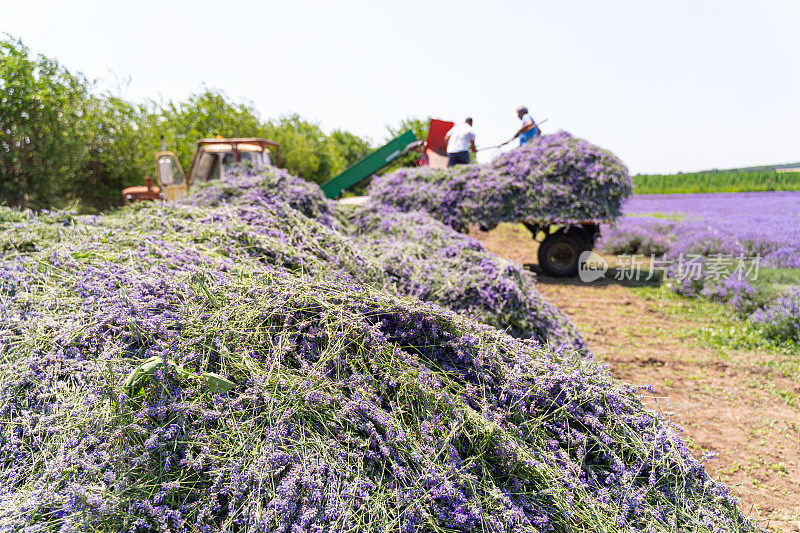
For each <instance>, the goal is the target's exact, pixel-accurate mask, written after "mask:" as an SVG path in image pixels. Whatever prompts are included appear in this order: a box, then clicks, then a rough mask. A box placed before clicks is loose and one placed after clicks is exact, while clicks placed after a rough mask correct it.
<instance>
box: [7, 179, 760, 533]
mask: <svg viewBox="0 0 800 533" xmlns="http://www.w3.org/2000/svg"><path fill="white" fill-rule="evenodd" d="M275 178H276V176H275V175H270V176H269V177H267V179H266V180H265V182H266V183H272V182H273V181H274V180H275ZM239 179H243V178H239ZM282 179H285V180H288V181H290V182H292V180H291V179H289V178H288V177H285V176H283V177H282ZM235 183H236V182H235V181H229V182H228V183H227V184H225V187H227V188H228V190H227V192H225V195H228V196H229V197H230V198H233V199H238V200H235V201H236V202H239V203H238V205H231V204H229V203H224V202H222V204H221V205H218V206H216V207H203V206H194V205H182V206H181V205H169V204H141V205H137V206H133V207H129V208H125V209H123V210H121V211H119V212H116V213H113V214H111V215H107V216H100V217H75V216H72V215H68V214H64V213H44V214H41V215H34V214H32V213H22V212H19V211H13V210H9V209H0V250H2V254H1V255H0V296H1V297H0V417H1V418H2V421H3V422H2V424H0V456H1V459H2V462H1V463H0V464H2V468H0V479H2V483H1V484H0V529H2V530H4V531H5V530H7V531H28V532H39V531H73V530H83V531H97V532H112V531H114V532H117V531H129V532H132V533H136V532H151V531H158V532H172V531H178V532H182V531H280V532H290V531H291V532H293V533H294V532H300V531H309V532H311V531H376V532H377V531H387V530H392V531H443V530H454V531H504V532H511V531H515V532H516V531H530V532H538V531H587V532H588V531H608V532H610V531H631V532H633V531H655V532H658V531H704V532H705V531H755V530H756V528H755V526H754V524H753V523H751V522H750V521H749V520H747V519H746V518H745V517H744V516H743V515H742V513H741V512H740V511H739V510H738V509H737V507H736V505H735V503H734V501H733V498H732V497H731V496H730V495H729V493H728V491H727V489H726V488H725V487H724V486H723V485H721V484H719V483H717V482H714V481H713V480H712V479H710V478H709V477H708V475H707V474H706V472H705V470H704V469H703V466H702V464H701V463H700V462H698V461H697V460H695V459H694V458H693V457H692V455H691V453H690V452H689V450H688V449H687V448H686V446H685V445H684V444H683V442H682V441H681V439H680V438H679V436H678V435H677V433H676V432H675V430H674V429H673V428H672V427H671V426H670V425H669V423H667V422H666V421H664V420H663V419H662V418H661V417H660V416H659V415H658V414H657V413H654V412H651V411H648V410H646V409H645V408H643V406H642V404H641V402H640V400H639V396H638V394H637V392H636V391H635V390H633V389H632V388H630V387H628V386H625V385H622V384H620V383H617V382H615V381H613V380H612V378H611V377H610V374H609V372H608V370H607V368H605V367H603V366H602V365H598V364H597V363H596V362H594V361H593V360H592V358H590V357H574V356H571V354H569V353H566V352H559V351H557V350H553V349H552V348H550V347H548V346H546V345H543V344H540V343H535V342H531V341H527V340H521V339H515V338H513V337H511V336H509V335H507V334H506V333H504V332H502V331H500V330H498V329H497V328H493V327H491V326H487V325H483V324H480V323H479V322H476V321H474V320H472V319H470V318H467V317H464V316H460V315H458V314H456V313H454V312H452V311H450V310H447V309H445V308H443V307H440V306H437V305H434V304H431V303H424V302H421V301H420V300H418V299H416V298H413V297H410V296H399V295H396V294H390V293H387V292H386V291H384V290H382V289H381V288H380V287H383V286H384V284H385V282H383V281H380V276H381V275H389V274H385V273H386V271H387V269H384V268H382V265H379V264H378V263H377V262H376V261H375V260H374V259H373V257H374V254H373V253H372V252H371V251H362V250H361V249H360V247H359V246H357V245H356V244H355V243H354V241H353V240H352V239H351V238H350V237H348V236H347V235H346V234H345V233H343V232H342V231H340V230H338V229H336V228H334V227H332V226H335V225H337V224H339V223H338V222H336V221H335V220H333V219H329V220H327V222H329V223H330V225H327V224H322V223H320V222H318V221H316V220H314V219H312V218H309V217H308V216H306V215H305V214H303V213H302V212H300V211H298V210H297V209H295V208H294V207H292V206H290V205H288V204H287V203H286V202H284V201H283V200H281V195H282V194H283V192H281V191H273V190H271V189H270V188H269V187H264V186H257V185H254V184H253V183H254V182H242V183H244V189H246V190H247V191H249V192H246V193H245V194H247V195H251V197H252V198H251V199H252V202H253V203H252V204H248V203H247V202H245V201H243V200H242V197H243V196H244V194H239V192H238V191H237V190H235V189H236V185H235ZM295 185H298V184H296V183H295ZM298 186H299V185H298ZM203 194H205V195H213V194H214V193H212V192H210V191H208V190H207V191H205V192H204V193H203ZM198 198H203V201H206V200H208V196H205V197H198ZM307 199H308V200H309V201H310V202H312V206H311V207H312V208H313V209H315V210H317V211H316V212H318V213H320V214H322V215H323V216H324V215H325V214H326V213H327V214H328V215H330V213H331V212H330V210H329V206H327V205H326V204H325V203H324V202H322V201H320V202H316V201H315V200H314V198H313V194H310V195H309V196H308V197H307ZM187 203H191V201H188V202H187ZM365 280H372V281H369V282H365Z"/></svg>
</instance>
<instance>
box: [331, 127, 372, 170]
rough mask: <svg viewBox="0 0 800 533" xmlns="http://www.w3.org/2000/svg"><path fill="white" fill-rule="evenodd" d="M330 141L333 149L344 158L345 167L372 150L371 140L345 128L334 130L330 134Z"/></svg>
mask: <svg viewBox="0 0 800 533" xmlns="http://www.w3.org/2000/svg"><path fill="white" fill-rule="evenodd" d="M328 142H329V143H331V144H332V145H333V150H334V151H335V152H336V153H337V154H339V155H340V156H341V157H342V158H343V159H344V164H345V168H347V167H349V166H350V165H352V164H353V163H355V162H356V161H358V160H359V159H361V158H363V157H365V156H366V155H368V154H369V153H370V152H371V151H372V146H370V143H369V141H367V140H366V139H362V138H361V137H359V136H358V135H355V134H353V133H350V132H349V131H345V130H333V131H332V132H331V134H330V135H329V136H328ZM342 170H343V169H342Z"/></svg>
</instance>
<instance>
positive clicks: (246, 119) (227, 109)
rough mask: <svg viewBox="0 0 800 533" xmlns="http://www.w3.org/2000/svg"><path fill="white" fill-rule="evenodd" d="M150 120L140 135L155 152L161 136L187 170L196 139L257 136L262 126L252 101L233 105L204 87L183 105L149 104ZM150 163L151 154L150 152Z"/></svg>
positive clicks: (222, 95) (225, 97)
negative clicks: (146, 139)
mask: <svg viewBox="0 0 800 533" xmlns="http://www.w3.org/2000/svg"><path fill="white" fill-rule="evenodd" d="M150 108H151V111H150V115H151V117H150V119H149V120H148V121H147V124H146V126H145V127H143V128H142V129H143V136H145V137H148V142H149V143H150V145H151V146H152V148H151V150H152V151H153V152H154V151H156V150H157V149H158V147H159V144H160V136H161V135H163V136H164V139H165V140H166V142H167V147H168V149H169V150H172V151H173V152H175V154H176V155H177V156H178V160H179V161H180V162H181V165H182V166H183V167H184V170H185V171H188V168H189V164H190V162H191V160H192V155H193V154H194V151H195V148H196V145H197V139H203V138H208V137H214V136H217V135H220V136H222V137H259V136H261V135H263V134H264V132H265V130H264V125H263V122H262V121H261V119H260V117H259V115H258V112H257V111H256V109H255V107H254V106H253V104H252V103H251V102H233V101H232V100H230V99H229V98H228V97H227V95H225V93H223V92H221V91H214V90H211V89H208V88H206V89H205V90H203V91H202V92H200V93H197V94H193V95H191V96H189V98H188V99H187V100H186V101H184V102H178V103H175V102H172V101H170V102H167V103H166V104H164V105H161V106H159V105H158V104H156V103H155V102H150ZM150 157H151V160H152V152H151V156H150Z"/></svg>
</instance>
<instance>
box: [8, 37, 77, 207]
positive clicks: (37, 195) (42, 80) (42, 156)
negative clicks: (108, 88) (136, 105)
mask: <svg viewBox="0 0 800 533" xmlns="http://www.w3.org/2000/svg"><path fill="white" fill-rule="evenodd" d="M88 85H89V84H88V81H87V80H86V79H85V78H84V77H83V76H81V75H77V74H72V73H71V72H69V71H68V70H67V69H65V68H64V67H62V66H61V65H60V64H59V63H58V62H57V61H55V60H52V59H48V58H46V57H44V56H41V55H39V56H37V57H35V58H31V57H30V51H29V49H28V48H27V47H26V46H24V45H23V44H22V42H21V41H19V40H14V39H11V38H8V39H5V40H1V41H0V201H3V202H6V203H8V204H10V205H17V206H31V207H42V206H50V205H53V204H57V203H59V200H60V199H62V198H63V194H64V192H65V190H66V189H67V188H68V187H69V186H70V181H71V180H73V179H74V178H75V173H76V171H77V170H78V168H80V166H81V164H82V161H83V145H84V138H83V136H82V135H81V134H80V133H79V130H80V126H81V121H82V120H83V119H84V116H85V103H86V100H87V98H88V90H87V86H88Z"/></svg>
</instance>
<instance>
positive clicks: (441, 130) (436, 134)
mask: <svg viewBox="0 0 800 533" xmlns="http://www.w3.org/2000/svg"><path fill="white" fill-rule="evenodd" d="M454 125H455V123H454V122H448V121H446V120H439V119H436V118H432V119H431V124H430V126H429V127H428V140H427V141H426V142H425V146H426V147H428V148H430V149H432V150H434V151H436V152H442V153H446V152H447V146H445V144H444V135H445V133H447V132H448V131H450V128H452V127H453V126H454Z"/></svg>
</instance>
